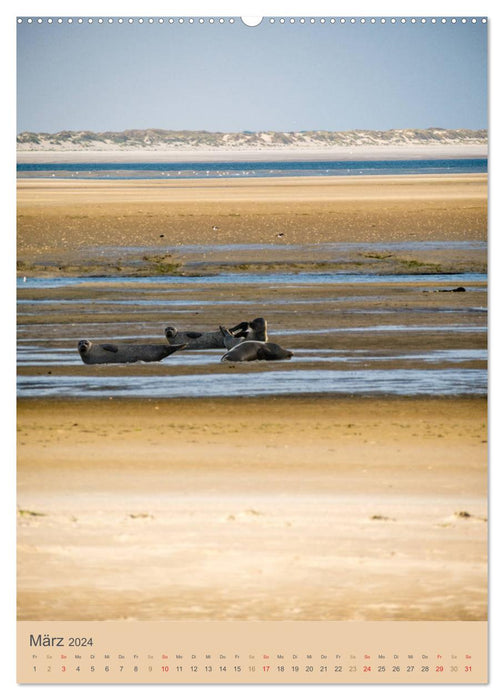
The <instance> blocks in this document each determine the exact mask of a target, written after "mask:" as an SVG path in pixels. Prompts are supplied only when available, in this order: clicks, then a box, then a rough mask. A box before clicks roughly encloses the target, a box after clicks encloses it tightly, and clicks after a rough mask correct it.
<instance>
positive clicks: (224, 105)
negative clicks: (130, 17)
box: [17, 19, 487, 132]
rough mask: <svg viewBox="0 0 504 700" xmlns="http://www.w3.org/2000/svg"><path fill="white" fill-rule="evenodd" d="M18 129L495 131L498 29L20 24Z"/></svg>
mask: <svg viewBox="0 0 504 700" xmlns="http://www.w3.org/2000/svg"><path fill="white" fill-rule="evenodd" d="M17 41H18V44H17V53H18V69H17V70H18V131H19V132H21V131H47V132H55V131H60V130H63V129H69V130H80V129H89V130H91V131H105V130H113V131H120V130H123V129H131V128H137V129H144V128H148V127H154V128H160V129H206V130H208V131H242V130H251V131H259V130H275V131H296V130H311V129H327V130H336V131H339V130H348V129H380V130H382V129H393V128H408V127H411V128H427V127H429V126H439V127H445V128H471V129H479V128H486V127H487V82H486V71H487V27H486V25H485V24H482V22H481V20H478V22H477V23H476V24H471V23H469V22H468V23H466V24H462V23H461V21H460V19H459V20H458V21H457V23H455V24H452V23H450V22H449V23H447V24H441V22H440V21H439V20H438V22H437V23H436V24H434V25H433V24H432V23H431V22H430V20H429V21H428V23H426V24H421V23H420V22H419V21H417V23H416V24H412V23H411V22H407V23H406V24H401V23H399V22H397V23H396V24H391V23H390V21H388V22H387V23H386V24H380V23H378V22H377V23H376V24H371V23H370V22H369V21H368V22H366V23H365V24H360V23H356V24H351V23H350V22H349V21H347V22H346V23H345V24H341V23H340V22H339V20H338V21H337V23H336V24H331V23H330V22H329V21H328V20H327V21H326V23H325V24H321V23H320V22H317V23H316V24H315V25H312V24H310V23H309V20H307V21H306V22H305V24H300V23H299V20H298V21H296V23H295V24H290V23H288V22H287V23H285V24H280V23H279V21H278V19H277V20H276V21H275V23H274V24H271V23H270V22H269V20H268V19H263V21H262V23H261V24H260V25H259V26H258V27H254V28H250V27H246V26H245V25H244V24H243V23H242V22H241V21H240V20H239V19H237V20H236V21H235V23H234V24H229V22H228V20H226V22H225V24H222V25H221V24H219V23H218V22H215V23H214V24H210V23H209V22H208V19H206V20H205V23H204V24H199V23H198V21H197V20H196V21H195V22H194V23H193V24H189V23H188V21H187V20H186V21H185V22H184V23H183V24H180V23H178V22H176V23H175V24H170V23H169V22H168V20H167V19H165V22H164V23H163V24H159V23H158V22H157V19H156V21H155V23H154V24H149V23H148V22H147V21H145V22H144V24H139V23H138V20H135V22H134V24H131V25H130V24H128V23H127V22H124V23H123V24H119V23H118V22H117V19H116V20H115V21H114V22H113V23H112V24H109V23H103V24H98V23H97V22H96V20H95V22H94V23H93V24H91V25H90V24H88V23H87V21H85V23H83V24H78V23H77V22H76V20H74V22H73V23H72V24H68V23H67V22H66V21H65V22H64V23H63V24H57V23H56V22H54V23H53V24H48V23H47V21H44V22H43V23H42V24H38V23H36V22H34V23H32V24H28V23H27V22H26V20H24V21H23V22H22V23H21V24H18V39H17Z"/></svg>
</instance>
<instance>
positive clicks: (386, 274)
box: [16, 8, 488, 684]
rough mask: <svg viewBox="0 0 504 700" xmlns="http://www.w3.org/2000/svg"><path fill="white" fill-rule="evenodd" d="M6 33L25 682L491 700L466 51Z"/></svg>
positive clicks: (482, 259) (142, 24)
mask: <svg viewBox="0 0 504 700" xmlns="http://www.w3.org/2000/svg"><path fill="white" fill-rule="evenodd" d="M139 11H141V8H139ZM16 25H17V26H16V33H17V133H16V138H17V148H16V152H17V172H16V189H17V231H16V237H17V238H16V240H17V260H16V264H17V274H16V284H17V495H16V504H17V545H18V554H17V621H18V664H19V666H18V682H20V683H132V682H136V683H168V684H169V683H325V684H328V683H484V682H486V673H487V669H486V665H487V659H486V635H487V620H488V617H487V604H488V579H487V575H488V569H487V547H488V508H487V449H488V444H487V437H488V436H487V191H488V190H487V188H488V182H487V178H488V175H487V157H488V133H487V126H488V116H487V103H488V95H487V30H488V23H487V20H486V18H484V17H481V16H478V15H475V16H460V17H459V16H457V17H451V16H450V17H443V16H439V17H431V16H429V17H420V16H417V17H410V16H404V17H401V16H397V17H389V16H383V17H382V16H379V15H377V16H374V17H360V16H355V17H352V16H346V17H339V16H328V17H320V16H309V15H306V16H288V15H285V16H274V17H257V18H255V17H245V18H241V17H239V16H236V17H232V16H217V15H215V16H194V17H189V16H164V17H162V16H141V15H123V16H105V15H104V16H45V15H44V16H35V15H34V16H20V17H17V18H16Z"/></svg>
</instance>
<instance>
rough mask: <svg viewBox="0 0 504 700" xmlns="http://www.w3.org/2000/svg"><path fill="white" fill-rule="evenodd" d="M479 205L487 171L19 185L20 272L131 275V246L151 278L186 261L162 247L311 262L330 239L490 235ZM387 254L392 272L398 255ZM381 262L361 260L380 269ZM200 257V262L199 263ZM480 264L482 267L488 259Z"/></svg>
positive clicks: (444, 261) (229, 260) (226, 257)
mask: <svg viewBox="0 0 504 700" xmlns="http://www.w3.org/2000/svg"><path fill="white" fill-rule="evenodd" d="M486 207H487V176H486V175H439V176H430V177H429V176H415V175H412V176H402V177H394V176H380V177H373V176H369V177H359V176H352V177H344V176H342V177H330V176H328V177H323V178H317V177H306V178H301V177H300V178H297V177H292V178H255V179H253V180H252V179H250V178H244V179H243V180H238V181H237V180H227V179H215V180H205V181H202V180H178V181H159V180H158V181H140V182H139V181H113V182H111V181H96V180H94V181H85V180H80V181H72V180H54V181H53V180H48V179H45V180H42V179H37V180H19V181H18V268H19V271H20V272H24V273H26V274H30V273H32V272H36V274H58V275H59V274H65V273H66V274H72V273H75V272H77V273H79V270H80V271H82V272H83V273H84V274H93V273H102V274H103V273H107V272H108V273H110V272H114V273H117V272H119V273H121V274H127V273H131V272H132V270H131V269H130V265H131V260H130V258H131V253H130V252H129V250H128V249H129V248H130V247H132V246H133V247H135V246H136V247H138V246H140V247H142V248H143V249H144V251H143V255H140V254H139V252H138V250H136V251H134V253H133V259H134V262H135V266H136V267H135V270H133V272H138V271H140V272H143V273H147V274H155V273H156V271H158V270H159V268H161V270H162V269H163V266H165V267H166V268H167V269H168V268H172V267H173V266H179V267H180V266H183V265H184V263H185V262H186V260H187V261H188V262H191V260H190V259H187V257H186V258H184V257H183V256H182V255H181V254H177V251H176V250H171V249H170V250H166V249H167V248H173V247H175V248H176V247H177V246H184V245H191V244H194V243H197V244H198V245H206V246H220V247H221V248H218V249H217V250H218V251H219V254H220V258H219V259H220V260H221V261H222V262H225V263H226V264H227V265H228V269H229V265H230V264H233V263H234V264H241V265H242V264H244V263H245V264H246V263H247V262H252V263H254V262H256V260H254V258H253V257H252V259H251V260H250V259H249V258H248V256H247V258H246V259H245V258H244V256H243V253H241V254H240V256H239V257H237V255H236V253H235V254H234V255H233V254H232V252H231V251H229V250H226V249H224V248H222V246H226V245H233V244H237V243H241V244H262V245H264V246H268V245H270V244H278V243H282V245H283V250H282V251H280V252H278V251H275V256H274V257H273V258H272V257H271V255H270V256H269V258H266V259H265V260H264V258H263V262H264V263H268V264H269V265H270V266H271V265H272V264H278V263H282V262H283V261H284V260H285V259H286V260H287V262H288V263H289V264H292V263H297V264H298V265H305V266H306V264H307V263H320V262H324V253H323V252H322V254H319V255H317V246H319V245H320V244H325V243H343V242H352V243H355V242H363V243H368V244H369V246H370V248H372V244H373V243H382V242H392V243H393V242H396V243H397V242H408V241H409V242H411V241H423V240H426V241H433V240H445V241H449V240H467V239H469V240H478V241H481V240H486V227H487V208H486ZM278 234H282V236H281V240H279V238H278ZM303 244H305V245H310V246H311V249H310V250H309V251H306V250H305V251H303V252H302V254H301V255H298V257H297V258H296V257H295V256H293V255H292V253H291V251H290V250H289V246H290V245H303ZM150 249H152V250H150ZM107 250H111V251H112V252H113V254H114V256H113V259H112V260H111V259H110V256H107V254H106V253H107ZM206 253H207V251H205V255H206ZM321 255H322V257H321ZM456 256H457V253H455V255H453V254H451V253H450V254H448V255H446V254H445V255H443V254H442V253H437V257H435V258H434V259H433V258H432V253H431V254H430V256H429V255H427V256H425V254H423V256H422V254H420V257H418V255H415V256H414V257H413V260H415V261H417V262H418V263H419V264H423V262H426V263H428V264H429V263H430V264H432V263H435V264H441V265H449V263H451V262H452V260H453V259H455V260H456ZM391 258H392V259H388V260H386V263H385V264H386V269H387V270H388V269H392V268H391V263H397V262H398V261H397V260H396V259H395V258H400V259H401V256H391ZM402 258H404V256H402ZM383 259H384V257H383V256H382V258H381V259H380V258H378V257H375V258H374V259H368V260H366V264H367V266H368V267H369V265H370V264H371V263H372V264H373V265H374V266H377V265H378V266H383V264H384V263H383ZM206 262H207V261H206V257H205V256H201V255H200V256H199V258H198V263H199V264H200V266H201V265H204V264H205V263H206ZM358 262H359V263H362V262H363V261H362V259H358ZM477 262H478V264H479V265H480V268H481V265H482V264H483V265H484V264H485V258H484V257H481V258H480V259H479V260H478V261H477ZM139 264H140V268H139ZM467 264H468V261H467V260H466V261H464V263H463V267H464V269H467ZM345 265H346V267H348V263H347V262H346V263H345ZM395 268H397V265H396V266H394V269H395ZM203 269H205V268H203ZM298 269H299V268H298ZM397 269H399V270H400V271H401V270H404V269H407V267H406V268H404V265H403V266H402V267H401V266H399V268H397ZM178 271H179V272H183V268H182V269H179V270H178Z"/></svg>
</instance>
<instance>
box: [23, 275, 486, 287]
mask: <svg viewBox="0 0 504 700" xmlns="http://www.w3.org/2000/svg"><path fill="white" fill-rule="evenodd" d="M486 281H487V275H486V274H484V273H467V274H458V273H457V274H417V275H376V274H369V275H368V274H360V275H359V274H350V273H344V272H327V273H326V272H317V273H312V272H298V273H286V272H272V273H270V274H258V275H253V274H246V275H243V274H235V273H223V274H216V275H202V276H200V277H198V276H194V277H189V276H169V275H164V276H162V277H115V276H103V277H27V278H26V279H25V278H23V277H18V278H17V286H18V289H21V288H25V289H51V288H62V287H75V286H81V285H100V286H101V285H103V286H107V287H108V288H110V287H112V286H117V287H120V288H121V289H123V288H124V287H125V285H126V284H128V283H131V284H133V283H134V284H141V285H142V286H152V287H155V286H158V285H164V286H168V285H193V286H199V285H209V284H212V285H215V284H234V285H236V286H243V285H249V284H262V285H268V284H269V285H272V286H278V285H286V286H289V285H290V286H292V285H300V284H401V283H403V284H410V283H420V284H421V283H425V284H426V285H428V284H450V285H453V286H454V287H457V286H461V285H464V286H465V285H466V284H470V283H471V282H473V283H475V282H478V283H481V282H486Z"/></svg>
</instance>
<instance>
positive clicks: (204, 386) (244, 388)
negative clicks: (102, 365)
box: [17, 369, 487, 398]
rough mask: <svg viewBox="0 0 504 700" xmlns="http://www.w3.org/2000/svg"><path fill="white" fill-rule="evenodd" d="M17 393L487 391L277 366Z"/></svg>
mask: <svg viewBox="0 0 504 700" xmlns="http://www.w3.org/2000/svg"><path fill="white" fill-rule="evenodd" d="M17 386H18V395H19V396H25V397H30V396H44V397H49V396H60V397H66V396H76V395H78V396H81V397H82V396H89V397H99V396H101V397H103V396H107V397H109V396H111V397H117V398H119V397H152V398H163V397H167V398H169V397H205V396H206V397H217V396H244V395H246V396H261V395H284V394H311V393H313V394H318V393H333V394H359V395H362V396H367V395H376V394H392V395H408V396H419V395H429V394H437V395H446V396H452V395H464V394H473V395H484V394H485V393H486V391H487V384H486V371H485V370H478V369H444V370H417V369H415V370H400V369H392V370H381V369H379V370H359V371H355V372H353V371H352V372H348V371H337V370H317V371H305V370H297V371H296V372H295V373H293V372H289V371H273V372H268V374H267V375H264V374H263V373H253V374H242V375H240V376H239V377H237V376H236V375H235V374H233V375H230V374H212V375H204V374H193V375H189V376H163V377H162V378H160V377H143V379H142V382H141V383H139V381H138V378H137V377H134V376H122V377H120V378H117V377H101V376H86V377H82V376H57V377H56V376H37V377H29V378H28V377H19V378H18V385H17Z"/></svg>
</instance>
